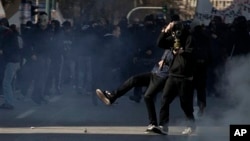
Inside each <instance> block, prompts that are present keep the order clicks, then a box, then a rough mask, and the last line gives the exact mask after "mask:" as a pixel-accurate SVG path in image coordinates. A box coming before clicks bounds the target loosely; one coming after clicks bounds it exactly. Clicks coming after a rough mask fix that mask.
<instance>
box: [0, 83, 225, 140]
mask: <svg viewBox="0 0 250 141" xmlns="http://www.w3.org/2000/svg"><path fill="white" fill-rule="evenodd" d="M93 94H94V93H93ZM128 95H129V94H128ZM94 96H95V95H94ZM95 98H96V97H94V98H93V96H91V95H90V94H82V95H79V94H77V93H76V92H75V91H74V90H73V89H71V88H68V87H65V88H64V93H63V95H60V96H53V97H51V99H50V102H49V103H48V104H45V105H41V106H37V105H35V104H34V103H33V102H32V101H30V100H17V105H16V107H15V109H14V110H11V111H9V110H2V109H1V110H0V115H1V116H0V139H1V141H86V140H88V141H99V140H105V141H117V140H119V141H125V140H126V141H127V140H130V141H132V140H133V141H139V140H147V141H155V140H157V141H161V140H164V141H166V140H167V141H182V140H183V141H190V140H192V141H193V140H195V141H196V140H197V141H200V140H202V141H210V140H213V141H217V140H218V141H228V140H229V137H228V136H229V129H228V126H227V125H222V124H219V118H218V117H220V114H219V111H218V107H219V106H215V105H214V104H221V102H216V100H217V99H214V98H209V99H208V100H209V102H210V103H213V107H208V109H207V113H206V115H207V119H206V117H204V118H203V119H200V120H198V121H197V125H198V128H197V133H196V134H193V135H191V136H182V135H181V134H180V133H181V131H182V130H183V129H184V126H183V125H182V121H183V118H184V116H183V113H182V111H181V109H180V106H179V101H178V99H176V100H175V101H174V103H173V104H172V105H171V124H170V131H169V135H168V136H162V135H154V134H146V133H144V131H145V129H146V126H147V124H148V121H147V113H146V108H145V104H144V102H143V101H142V102H141V103H133V102H132V101H130V100H129V99H128V96H124V97H122V98H120V99H119V100H118V101H117V103H115V104H114V105H112V106H106V105H104V104H103V103H101V102H100V101H99V100H97V99H95ZM217 101H218V100H217ZM1 102H2V99H1ZM157 105H158V106H157V107H159V102H157ZM211 105H212V104H211ZM215 107H217V109H216V110H217V111H218V113H217V114H214V113H213V114H210V112H211V111H214V109H213V108H215ZM220 110H223V107H222V108H221V109H220ZM208 117H209V118H208ZM214 117H217V119H216V120H211V119H213V118H214ZM208 119H209V120H208ZM217 122H218V123H217Z"/></svg>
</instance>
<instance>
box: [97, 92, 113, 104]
mask: <svg viewBox="0 0 250 141" xmlns="http://www.w3.org/2000/svg"><path fill="white" fill-rule="evenodd" d="M95 92H96V95H97V96H98V98H99V99H100V100H101V101H102V102H104V103H105V104H106V105H110V100H109V99H108V98H107V97H106V96H105V95H104V93H103V92H102V91H101V90H100V89H96V91H95Z"/></svg>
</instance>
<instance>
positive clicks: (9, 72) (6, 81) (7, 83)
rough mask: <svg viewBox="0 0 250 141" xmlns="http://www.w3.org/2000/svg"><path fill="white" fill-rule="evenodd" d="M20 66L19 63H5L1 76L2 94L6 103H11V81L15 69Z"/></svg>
mask: <svg viewBox="0 0 250 141" xmlns="http://www.w3.org/2000/svg"><path fill="white" fill-rule="evenodd" d="M19 67H20V63H7V65H6V67H5V71H4V78H3V94H4V101H5V103H6V104H10V105H13V99H14V98H13V88H12V81H13V79H14V77H15V75H16V72H17V70H18V69H19Z"/></svg>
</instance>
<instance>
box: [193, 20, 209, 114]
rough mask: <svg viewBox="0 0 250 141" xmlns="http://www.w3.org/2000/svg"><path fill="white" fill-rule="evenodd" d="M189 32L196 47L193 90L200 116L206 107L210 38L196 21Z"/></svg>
mask: <svg viewBox="0 0 250 141" xmlns="http://www.w3.org/2000/svg"><path fill="white" fill-rule="evenodd" d="M190 26H191V27H190V30H191V34H192V36H193V38H194V42H195V46H196V49H195V51H194V56H195V71H194V90H196V93H197V106H198V107H199V111H198V116H202V115H203V113H204V109H205V107H206V95H207V94H206V89H207V87H206V81H207V65H208V61H209V58H210V51H209V47H210V40H209V36H208V34H206V33H205V30H204V29H203V27H202V26H201V25H199V23H198V21H195V20H194V21H193V22H192V23H191V25H190Z"/></svg>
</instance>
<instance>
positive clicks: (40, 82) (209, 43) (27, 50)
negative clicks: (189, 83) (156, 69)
mask: <svg viewBox="0 0 250 141" xmlns="http://www.w3.org/2000/svg"><path fill="white" fill-rule="evenodd" d="M183 22H184V23H185V26H187V27H188V28H190V29H193V30H195V32H194V33H195V34H197V35H196V40H199V42H198V43H199V47H200V48H199V50H198V54H199V55H198V56H197V58H198V59H197V63H198V64H199V65H200V68H201V69H200V70H198V72H197V74H200V77H201V78H200V79H205V82H206V83H205V84H203V85H205V87H206V92H207V95H208V96H216V97H221V96H223V95H222V94H220V93H218V92H217V90H216V83H217V82H218V77H219V74H220V73H221V72H223V71H224V70H223V65H224V64H225V62H226V61H227V60H228V59H230V58H232V57H234V56H239V55H245V54H247V53H249V52H250V34H249V33H250V22H249V21H247V20H246V18H245V17H244V16H239V17H237V18H235V20H234V21H233V22H232V23H230V24H226V23H224V22H223V20H222V18H221V17H219V16H215V17H214V18H213V19H212V20H211V22H210V24H209V25H208V26H205V25H202V24H200V23H199V21H196V20H193V21H183ZM167 24H168V23H167V21H166V20H165V19H164V18H163V17H160V16H157V15H153V14H151V15H147V16H145V18H144V19H143V20H142V21H140V20H139V19H134V20H133V21H132V23H130V24H129V23H128V21H127V19H126V18H122V19H121V20H120V22H119V23H118V24H117V25H113V24H112V23H111V22H109V21H107V20H106V19H104V18H100V19H99V20H97V21H86V22H83V23H80V24H74V25H73V24H72V23H71V22H70V21H64V22H63V23H60V22H59V21H58V20H52V21H49V20H48V15H47V14H46V13H40V14H39V16H38V22H37V23H36V24H33V23H32V22H31V21H28V22H27V23H26V25H22V26H21V30H18V29H17V25H14V24H11V23H9V22H8V20H7V19H6V18H3V19H1V20H0V86H1V87H0V88H1V90H0V93H1V95H3V96H4V103H3V104H2V105H1V107H2V108H6V109H13V108H14V106H15V102H14V101H15V100H14V99H15V98H16V97H18V98H20V99H25V98H30V99H32V100H33V101H34V102H35V103H37V104H39V105H40V104H43V103H47V102H48V99H49V98H51V96H53V95H60V94H63V93H64V92H63V88H64V87H69V88H72V89H74V90H75V91H76V92H77V93H78V94H92V93H93V92H94V89H95V88H96V87H97V86H98V87H99V88H104V89H105V88H107V87H108V88H110V89H112V88H115V87H117V84H119V82H121V81H123V80H125V79H126V78H127V77H128V76H131V75H133V74H137V73H140V72H146V71H150V70H151V68H152V67H153V65H154V64H155V62H156V61H157V60H158V59H159V58H160V57H161V54H162V52H163V49H161V48H159V47H157V46H156V42H157V38H158V35H159V34H160V32H161V29H162V28H163V27H164V26H165V25H167ZM198 80H199V79H198ZM197 84H199V81H198V82H197ZM143 90H144V89H143V88H135V89H134V92H133V93H134V95H132V96H131V97H130V98H131V100H135V101H136V102H140V99H141V94H142V93H143ZM16 91H19V93H18V95H17V94H16V93H15V92H16Z"/></svg>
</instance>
